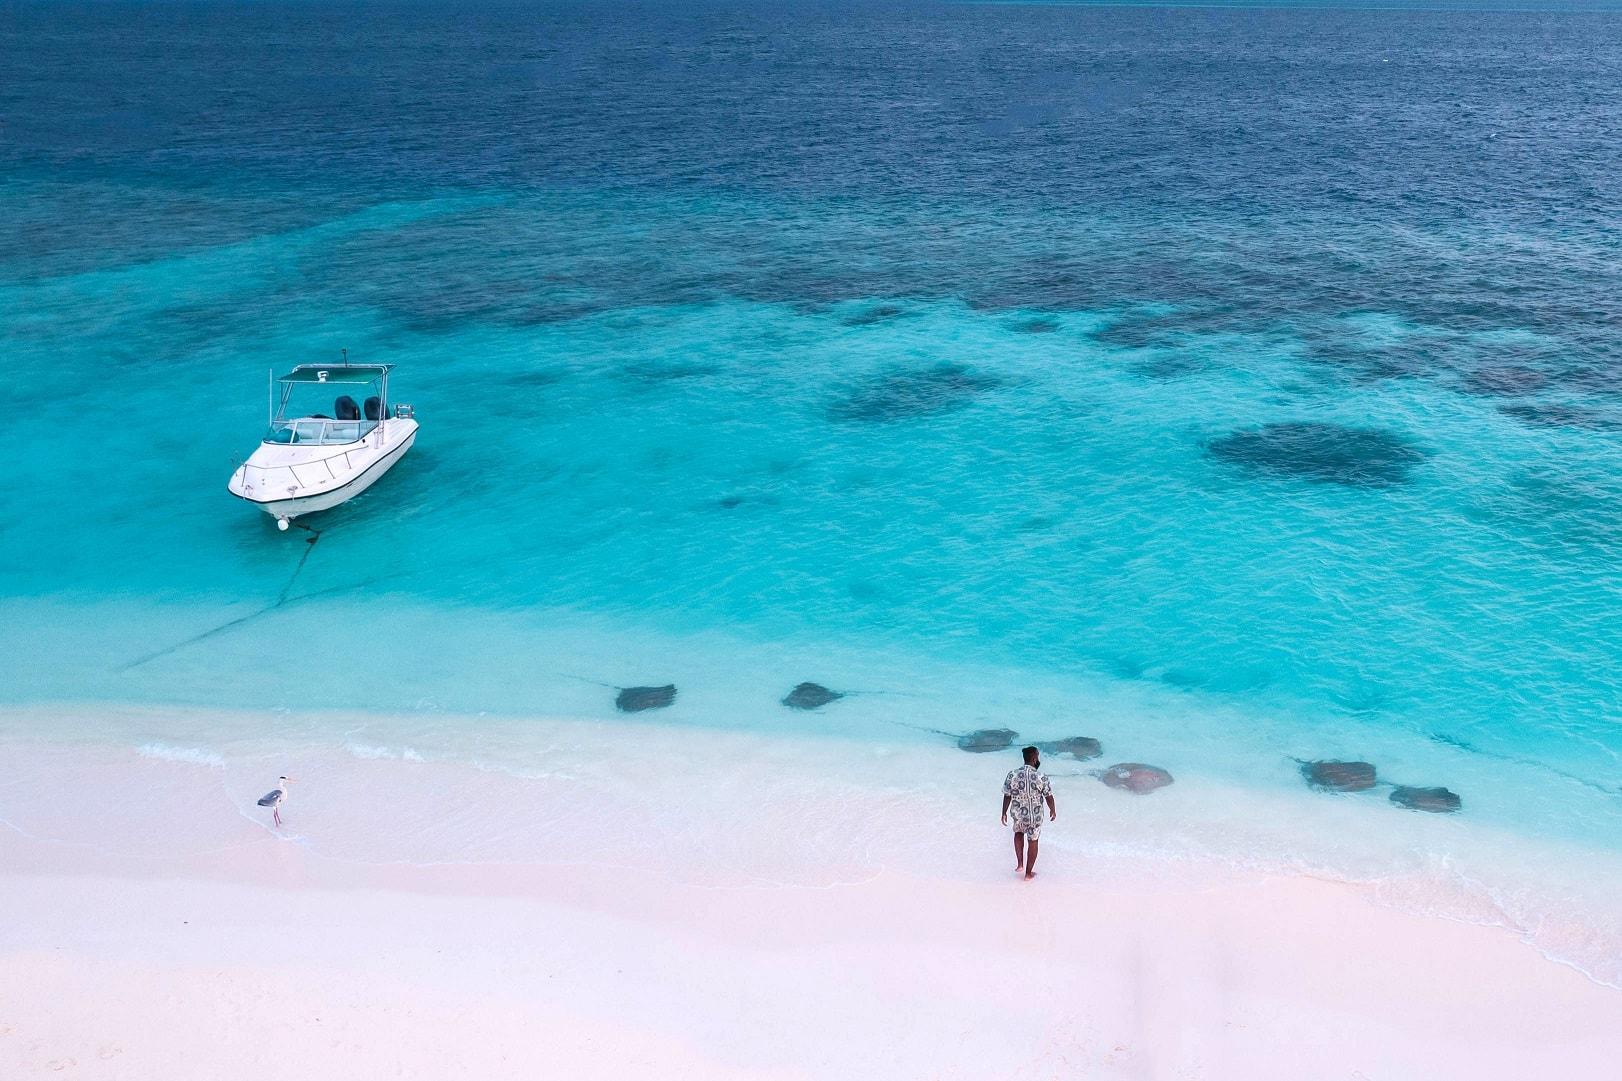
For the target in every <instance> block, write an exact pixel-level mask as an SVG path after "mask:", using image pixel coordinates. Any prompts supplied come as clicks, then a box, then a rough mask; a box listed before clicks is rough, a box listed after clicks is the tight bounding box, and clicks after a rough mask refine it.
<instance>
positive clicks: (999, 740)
mask: <svg viewBox="0 0 1622 1081" xmlns="http://www.w3.org/2000/svg"><path fill="white" fill-rule="evenodd" d="M1018 735H1019V733H1018V732H1014V731H1011V730H1009V729H1007V728H981V729H979V730H977V731H974V732H970V733H969V734H968V735H966V736H959V737H958V738H957V746H958V749H959V750H962V751H969V752H971V753H974V754H984V753H986V752H987V751H1001V750H1005V749H1006V748H1008V747H1009V746H1010V745H1012V744H1013V742H1014V737H1015V736H1018Z"/></svg>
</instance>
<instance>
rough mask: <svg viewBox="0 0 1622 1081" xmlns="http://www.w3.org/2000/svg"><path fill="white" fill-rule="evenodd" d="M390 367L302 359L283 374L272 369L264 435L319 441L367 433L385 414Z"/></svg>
mask: <svg viewBox="0 0 1622 1081" xmlns="http://www.w3.org/2000/svg"><path fill="white" fill-rule="evenodd" d="M393 367H394V365H392V364H300V365H298V366H296V367H295V368H293V370H292V371H290V372H288V373H287V374H286V375H283V376H276V375H275V374H274V373H272V376H271V392H270V431H269V432H268V433H266V435H265V440H264V441H265V442H266V443H283V444H297V445H300V446H309V445H316V446H322V445H332V444H342V443H358V442H359V441H360V440H362V439H365V438H366V437H367V436H368V435H370V434H371V433H372V431H373V430H374V429H375V428H376V427H377V423H378V421H380V420H382V419H383V418H384V417H387V416H388V415H389V370H390V369H391V368H393ZM335 391H336V393H334V392H335ZM357 397H359V398H360V399H361V400H360V401H358V402H357V401H356V400H355V399H356V398H357ZM403 408H405V407H402V409H403ZM329 410H330V412H329Z"/></svg>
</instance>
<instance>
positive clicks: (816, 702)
mask: <svg viewBox="0 0 1622 1081" xmlns="http://www.w3.org/2000/svg"><path fill="white" fill-rule="evenodd" d="M843 697H845V696H844V694H843V693H842V692H840V691H830V690H829V689H828V688H826V687H824V686H823V685H822V684H820V683H801V684H799V685H798V686H796V687H795V688H794V689H793V690H792V691H790V692H788V694H787V695H785V696H784V698H783V704H784V705H785V706H787V707H788V708H789V709H821V708H822V707H823V706H826V705H827V704H828V703H829V702H837V701H839V700H840V699H841V698H843Z"/></svg>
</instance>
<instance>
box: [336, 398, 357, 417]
mask: <svg viewBox="0 0 1622 1081" xmlns="http://www.w3.org/2000/svg"><path fill="white" fill-rule="evenodd" d="M332 413H333V416H334V417H336V418H337V419H338V420H359V419H360V406H358V405H356V404H355V399H353V398H351V397H350V396H349V395H347V394H343V395H340V396H339V398H338V400H337V401H335V402H333V403H332Z"/></svg>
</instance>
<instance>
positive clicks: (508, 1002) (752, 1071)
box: [0, 722, 1622, 1081]
mask: <svg viewBox="0 0 1622 1081" xmlns="http://www.w3.org/2000/svg"><path fill="white" fill-rule="evenodd" d="M559 724H560V725H562V727H558V728H556V729H554V730H553V731H552V732H551V735H553V736H557V735H560V734H563V733H566V732H567V731H568V728H567V725H566V724H564V723H563V722H559ZM594 731H596V732H597V733H598V735H597V741H596V746H597V748H598V750H599V752H600V753H601V754H602V755H603V762H602V768H601V770H600V772H597V771H591V770H588V769H587V768H585V767H582V766H580V765H578V764H576V765H575V766H572V767H571V768H568V769H563V768H559V769H556V770H552V771H545V770H531V771H529V775H527V776H517V775H511V774H503V773H497V772H491V771H489V770H482V771H481V770H477V769H471V768H467V767H458V766H453V765H447V764H442V763H434V762H420V761H416V760H414V759H413V758H412V757H410V756H402V755H399V754H396V755H394V756H388V755H386V754H385V753H384V751H383V749H382V748H369V749H368V750H367V752H366V755H362V756H357V754H356V753H354V751H353V749H350V750H348V751H346V750H343V749H342V748H334V747H330V746H329V747H326V748H324V749H323V748H321V747H318V746H315V745H310V746H305V747H303V748H302V749H300V750H299V751H297V752H296V753H295V752H293V751H291V750H290V751H288V752H287V753H286V754H285V755H284V756H283V757H285V758H289V759H291V758H298V759H299V761H298V762H297V772H296V774H295V775H296V776H298V777H299V778H300V779H299V781H298V783H297V785H296V786H295V789H294V797H293V799H291V800H290V801H289V806H288V814H287V818H288V827H287V830H286V831H285V832H284V834H283V835H281V836H278V835H276V834H274V833H273V832H272V831H271V830H270V829H268V828H267V826H266V824H265V823H264V821H263V820H262V816H261V815H260V814H258V813H256V811H257V809H255V808H253V806H252V802H253V797H255V796H257V795H258V794H259V791H262V790H263V787H264V786H263V785H262V784H260V783H259V782H260V780H261V778H262V777H264V776H266V775H267V774H268V776H269V777H270V779H274V775H275V772H276V770H275V769H273V768H269V762H270V761H273V760H275V759H274V757H271V758H266V757H264V755H265V754H266V753H267V748H266V747H264V746H255V747H252V748H249V747H248V746H246V745H238V746H237V747H236V748H235V749H233V748H231V747H227V749H226V750H225V751H224V752H223V753H221V754H220V755H219V757H218V758H210V757H208V755H206V754H202V753H198V754H196V755H194V756H193V757H192V758H191V759H187V758H186V757H185V756H183V755H181V754H179V753H178V752H175V751H173V750H170V751H164V752H160V753H156V754H154V753H152V752H151V751H150V750H149V752H148V753H146V754H137V753H134V752H133V751H131V750H128V749H116V748H112V747H101V746H80V747H68V746H61V745H51V744H39V743H30V742H28V741H18V740H13V741H11V742H8V743H6V744H5V745H4V747H5V751H6V757H7V760H8V769H7V774H8V776H7V779H6V781H5V782H4V783H3V784H0V818H3V819H4V821H5V824H6V828H4V829H3V830H0V867H3V868H4V870H3V871H0V875H3V879H4V881H3V885H0V1076H3V1077H6V1078H8V1079H9V1078H13V1077H16V1078H25V1077H34V1076H66V1077H74V1076H77V1077H85V1078H119V1079H131V1078H153V1079H158V1078H162V1079H165V1081H177V1079H187V1078H200V1079H201V1078H208V1079H215V1078H220V1077H225V1076H231V1077H236V1078H250V1079H251V1078H270V1077H299V1078H308V1079H321V1078H334V1079H337V1078H343V1079H361V1078H374V1077H377V1078H382V1077H423V1078H453V1077H486V1078H487V1077H507V1076H525V1077H556V1076H565V1075H569V1074H574V1075H580V1076H588V1077H600V1078H621V1077H623V1078H841V1079H843V1078H852V1077H872V1076H882V1077H895V1078H965V1079H973V1078H993V1077H995V1078H1033V1079H1034V1078H1068V1077H1078V1078H1079V1077H1085V1078H1210V1079H1226V1078H1247V1079H1249V1078H1280V1079H1284V1078H1289V1079H1292V1081H1295V1079H1302V1078H1313V1079H1317V1078H1326V1079H1327V1078H1366V1079H1377V1078H1390V1079H1409V1078H1420V1077H1446V1078H1472V1079H1491V1078H1504V1079H1510V1078H1514V1079H1523V1078H1528V1077H1548V1076H1591V1077H1598V1076H1608V1075H1609V1073H1610V1072H1612V1071H1613V1070H1614V1065H1615V1063H1616V1062H1617V1061H1618V1060H1619V1056H1622V991H1618V990H1616V989H1615V988H1613V987H1609V986H1604V985H1602V984H1600V983H1598V982H1595V981H1594V980H1592V979H1590V978H1588V977H1587V976H1585V975H1584V974H1583V973H1581V972H1579V971H1577V970H1575V969H1574V968H1572V967H1569V966H1566V965H1562V964H1557V963H1554V962H1552V961H1550V960H1548V959H1546V958H1545V957H1544V956H1542V955H1541V954H1540V953H1539V952H1538V951H1537V950H1535V949H1533V948H1532V947H1531V946H1530V945H1528V944H1527V942H1525V941H1523V940H1522V939H1523V938H1524V937H1525V936H1524V935H1523V934H1519V933H1515V932H1512V931H1511V930H1508V929H1506V928H1504V927H1500V926H1486V925H1478V924H1472V923H1468V922H1462V921H1459V920H1448V919H1440V918H1436V917H1434V916H1427V915H1421V914H1416V913H1413V912H1407V911H1403V910H1401V909H1398V908H1393V907H1389V906H1386V905H1381V904H1376V903H1374V902H1373V901H1372V900H1371V897H1370V894H1369V891H1368V890H1366V889H1362V888H1358V887H1354V886H1352V885H1348V884H1344V883H1339V882H1331V881H1325V880H1322V879H1318V878H1313V877H1307V876H1300V875H1285V874H1267V873H1262V872H1257V871H1240V870H1234V869H1232V868H1229V867H1224V866H1222V865H1219V864H1217V863H1215V862H1212V861H1208V860H1195V859H1189V858H1176V857H1171V856H1159V857H1155V856H1146V855H1142V854H1135V853H1133V852H1128V851H1126V850H1124V849H1122V848H1121V847H1120V846H1119V845H1118V844H1116V843H1114V842H1115V841H1118V840H1119V838H1113V839H1112V838H1109V837H1105V836H1103V835H1104V834H1107V833H1110V832H1112V831H1116V830H1117V829H1118V826H1117V821H1118V820H1117V819H1116V818H1115V817H1113V816H1114V815H1116V814H1118V813H1125V814H1128V815H1139V814H1142V815H1147V816H1149V817H1150V818H1151V819H1152V818H1153V816H1154V815H1157V814H1159V815H1165V814H1168V813H1171V812H1170V811H1168V808H1170V809H1173V810H1175V808H1176V806H1177V805H1176V804H1175V803H1174V802H1172V801H1170V800H1162V801H1160V802H1158V803H1157V802H1155V797H1150V798H1148V799H1142V800H1134V799H1133V797H1129V796H1125V795H1123V794H1121V793H1116V792H1113V791H1109V790H1107V789H1104V788H1103V786H1101V785H1098V784H1097V783H1096V781H1092V780H1091V779H1088V778H1085V777H1083V776H1079V775H1071V774H1065V775H1062V776H1060V777H1058V778H1057V781H1058V783H1057V784H1056V787H1057V789H1058V794H1059V799H1060V819H1059V822H1058V823H1057V824H1056V825H1055V826H1053V827H1051V838H1049V843H1048V844H1047V845H1046V846H1045V850H1044V853H1043V857H1042V862H1041V864H1040V866H1039V871H1040V874H1039V877H1038V880H1037V881H1035V882H1032V883H1028V884H1027V883H1025V882H1022V881H1020V880H1018V879H1016V878H1015V876H1014V874H1013V868H1012V856H1011V852H1010V851H1007V837H1006V834H1005V833H1004V832H1003V831H1002V830H1000V829H999V828H998V827H997V826H996V821H995V794H994V789H995V782H996V781H997V780H998V779H999V778H1000V773H999V771H1000V769H1001V768H1003V766H1004V765H1006V763H1003V762H1002V761H1001V759H1000V758H999V757H998V756H969V755H962V754H960V753H957V752H955V751H954V752H950V753H946V752H942V753H941V754H940V755H939V758H938V760H937V759H935V758H931V757H929V756H927V755H921V754H913V755H904V756H902V757H901V759H900V760H901V761H905V762H907V763H908V764H909V765H908V767H907V768H935V767H938V768H940V769H943V770H944V769H947V768H951V769H954V770H958V769H960V770H962V771H963V772H962V775H961V776H962V777H963V778H968V777H970V776H974V775H983V777H982V779H983V780H985V781H986V782H987V784H988V788H989V792H988V794H987V798H986V799H985V801H984V803H985V817H986V819H987V820H988V821H987V824H986V825H985V826H984V828H981V827H980V826H978V825H976V826H974V827H972V828H971V829H968V830H966V829H965V827H964V826H963V825H962V823H961V822H960V821H959V820H958V818H957V817H956V815H955V812H953V811H952V810H951V809H950V808H949V807H947V806H946V805H945V804H942V803H940V802H938V801H937V800H936V799H934V798H933V797H931V796H929V795H928V794H925V795H922V796H919V797H918V798H906V797H905V795H904V793H905V790H906V789H905V783H904V782H905V779H906V778H905V776H904V775H901V774H895V772H894V771H895V769H896V768H897V767H896V766H895V765H894V764H893V763H892V765H891V766H890V767H889V769H890V771H891V773H892V774H893V777H892V780H893V781H895V783H894V784H893V785H892V786H891V787H890V789H888V790H886V789H885V788H884V786H883V784H882V783H881V781H879V780H877V779H876V778H875V777H857V778H855V779H853V780H850V781H835V782H832V783H819V782H817V781H816V779H815V777H813V776H812V775H813V774H818V773H821V772H822V771H824V770H825V769H826V767H827V761H826V760H825V759H824V758H821V757H816V756H817V755H818V754H819V751H818V749H817V748H815V747H809V746H803V745H801V746H798V747H797V748H796V746H795V744H794V741H788V744H789V749H788V750H787V751H783V752H781V757H779V758H776V759H774V760H770V761H768V760H765V759H763V758H762V759H751V757H750V755H751V754H752V753H753V752H751V751H750V749H749V748H750V747H752V746H755V744H752V743H751V742H750V741H747V740H743V739H742V738H741V737H737V736H731V735H725V734H718V733H704V732H692V731H690V732H685V733H681V734H680V738H681V740H682V741H683V746H684V747H685V749H686V751H687V757H686V758H685V759H684V760H683V761H682V762H681V763H680V764H679V765H678V764H676V763H675V762H673V761H672V760H671V759H670V758H669V757H668V754H669V752H670V750H671V747H672V745H671V744H670V743H669V742H668V740H669V739H670V738H673V737H671V735H670V733H668V732H663V731H662V730H659V729H657V728H653V727H637V726H632V725H624V726H618V727H616V726H597V727H596V728H595V729H594ZM779 742H782V741H779ZM761 746H764V744H761ZM639 748H641V750H639ZM796 749H797V750H798V752H799V753H800V754H801V755H802V756H803V757H805V758H807V759H809V761H808V762H807V763H806V764H805V765H804V766H802V767H801V768H803V769H804V770H805V771H806V772H805V774H804V775H801V774H800V773H797V772H796V771H795V768H794V767H793V764H792V761H791V759H792V757H793V754H794V752H795V750H796ZM836 750H837V749H834V750H829V749H824V750H823V751H822V752H820V753H825V754H834V753H836ZM762 753H763V752H762ZM846 753H848V752H846ZM919 759H922V761H921V762H920V761H919ZM661 762H662V763H663V766H662V768H663V770H664V774H665V776H666V777H667V778H668V783H667V784H665V785H663V786H661V785H660V784H658V783H657V782H656V779H655V773H654V770H655V767H656V764H658V763H661ZM1055 773H1058V771H1057V770H1055ZM740 774H741V776H740ZM993 774H998V776H992V775H993ZM952 780H953V781H954V782H955V781H956V780H958V777H956V776H954V777H953V778H952ZM1180 783H1183V782H1180ZM616 784H621V785H623V786H625V791H624V792H623V793H617V792H616V788H615V785H616ZM300 788H302V789H303V791H302V792H301V791H300ZM335 790H338V791H342V792H344V793H346V795H345V796H344V797H343V798H342V799H339V798H336V797H335ZM1176 790H1177V789H1176V787H1175V786H1174V788H1173V789H1170V790H1167V792H1168V793H1170V792H1175V791H1176ZM650 791H651V792H652V793H653V798H655V799H658V800H663V801H665V802H666V803H667V805H668V806H667V808H666V813H665V814H664V815H663V816H660V815H658V814H656V813H654V810H653V809H652V804H651V803H649V802H646V801H644V799H643V798H642V797H644V796H646V795H647V794H648V792H650ZM682 791H690V792H694V793H704V792H708V794H709V796H708V797H705V798H695V799H694V800H691V801H689V802H685V803H681V804H674V803H673V801H674V799H675V793H678V792H682ZM740 792H753V793H755V795H756V798H757V799H758V800H759V801H760V803H761V806H762V808H763V810H762V811H761V812H760V813H759V814H757V815H755V816H753V817H751V816H750V815H749V814H748V813H747V810H746V808H742V809H741V808H740V807H739V805H738V803H737V796H738V795H739V793H740ZM412 793H418V794H420V795H419V797H418V798H417V799H412V798H410V795H411V794H412ZM1159 795H1165V793H1161V794H1157V796H1159ZM132 796H133V797H135V798H131V797H132ZM1111 801H1113V802H1111ZM389 803H392V804H393V805H394V806H395V807H396V809H397V810H398V812H399V813H398V815H397V816H395V821H394V825H393V826H392V827H391V826H390V824H389V820H390V817H391V816H390V815H389V814H388V813H386V808H380V807H379V806H378V805H380V804H389ZM1335 806H1339V805H1338V804H1335ZM368 807H372V808H374V810H373V811H371V812H368V811H367V808H368ZM1409 817H1411V816H1409ZM1409 817H1404V818H1401V819H1398V820H1397V821H1402V822H1407V821H1408V820H1409ZM498 820H499V821H498ZM498 827H499V828H498ZM391 829H393V830H394V833H392V834H389V836H390V837H392V843H394V844H396V845H405V844H413V845H415V844H421V845H425V846H427V847H426V848H425V849H422V850H421V851H423V852H426V851H428V850H429V849H433V848H434V846H436V845H449V844H450V843H451V838H453V837H458V836H459V837H463V838H469V839H471V838H474V837H480V836H484V837H489V836H491V835H499V836H501V837H503V838H505V841H504V842H503V843H505V844H508V845H509V846H510V847H509V848H508V850H507V853H506V858H501V857H500V856H498V855H497V853H496V850H495V849H488V850H483V854H480V855H477V856H476V857H475V858H470V859H468V860H466V861H463V862H444V861H443V859H442V858H436V859H434V860H404V859H399V858H395V857H396V856H398V854H399V852H400V851H404V849H398V850H390V851H389V852H388V853H387V854H386V855H384V856H383V857H382V858H383V859H385V860H387V862H367V861H365V860H364V859H363V858H358V857H357V856H356V851H357V850H358V849H361V848H364V847H367V846H371V847H373V848H375V849H378V850H379V851H382V850H383V849H384V848H385V846H384V844H383V838H384V836H385V834H386V833H387V832H388V831H389V830H391ZM1089 834H1091V835H1092V836H1093V840H1092V841H1089V840H1087V837H1088V835H1089ZM531 835H533V836H531ZM345 837H347V838H348V840H349V841H350V842H351V844H350V846H349V847H345V846H342V845H340V844H339V843H338V842H339V841H340V840H342V839H344V838H345ZM526 840H531V841H533V842H534V843H533V845H532V846H531V847H527V848H525V847H521V845H520V842H525V841H526ZM436 855H437V856H440V857H442V856H443V853H436ZM514 857H519V858H514Z"/></svg>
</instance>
